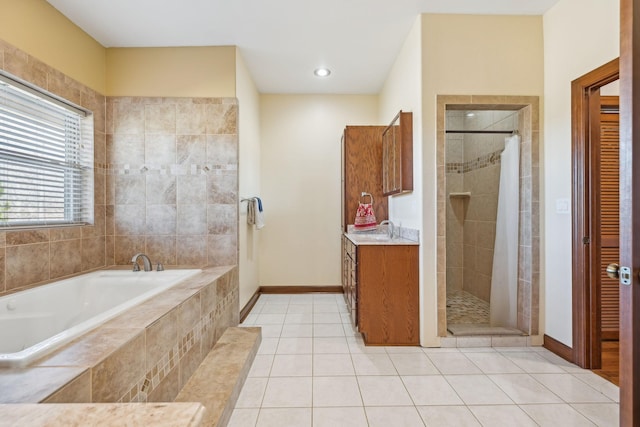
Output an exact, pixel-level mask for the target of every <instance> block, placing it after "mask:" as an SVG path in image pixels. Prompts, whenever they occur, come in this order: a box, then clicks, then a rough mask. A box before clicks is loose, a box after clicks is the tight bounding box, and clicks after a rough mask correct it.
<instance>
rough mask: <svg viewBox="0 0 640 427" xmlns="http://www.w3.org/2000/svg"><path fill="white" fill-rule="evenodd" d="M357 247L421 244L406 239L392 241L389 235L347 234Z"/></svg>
mask: <svg viewBox="0 0 640 427" xmlns="http://www.w3.org/2000/svg"><path fill="white" fill-rule="evenodd" d="M345 236H347V239H349V240H351V241H352V242H353V243H354V244H356V245H380V246H382V245H419V242H417V241H415V240H411V239H407V238H404V237H394V238H393V239H390V238H389V236H388V235H387V233H375V232H374V233H345Z"/></svg>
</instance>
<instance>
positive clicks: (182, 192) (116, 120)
mask: <svg viewBox="0 0 640 427" xmlns="http://www.w3.org/2000/svg"><path fill="white" fill-rule="evenodd" d="M106 145H107V161H108V167H109V172H108V179H107V194H106V198H107V209H106V211H107V214H106V218H107V221H106V223H107V228H106V235H107V258H108V261H107V262H108V264H129V263H130V262H131V256H132V255H133V254H135V253H136V252H145V253H146V254H148V255H149V257H150V258H151V260H152V261H153V262H154V263H156V262H162V263H163V264H165V265H213V266H215V265H229V264H236V263H237V259H238V258H237V257H238V106H237V101H236V99H235V98H132V97H110V98H108V99H107V144H106Z"/></svg>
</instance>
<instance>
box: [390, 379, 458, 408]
mask: <svg viewBox="0 0 640 427" xmlns="http://www.w3.org/2000/svg"><path fill="white" fill-rule="evenodd" d="M401 378H402V382H403V383H404V385H405V387H406V389H407V391H408V392H409V395H410V396H411V399H412V400H413V403H414V404H415V405H418V406H419V405H462V404H463V402H462V400H461V399H460V396H458V394H457V393H456V391H455V390H454V389H453V387H451V385H450V384H449V383H448V382H447V381H446V380H445V379H444V378H443V377H442V376H440V375H423V376H402V377H401Z"/></svg>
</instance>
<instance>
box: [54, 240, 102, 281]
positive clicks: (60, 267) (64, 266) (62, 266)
mask: <svg viewBox="0 0 640 427" xmlns="http://www.w3.org/2000/svg"><path fill="white" fill-rule="evenodd" d="M103 259H104V257H101V258H100V260H99V261H100V265H102V263H103ZM81 271H82V241H81V240H80V239H75V240H63V241H60V242H52V243H51V274H50V279H57V278H59V277H63V276H69V275H72V274H77V273H79V272H81Z"/></svg>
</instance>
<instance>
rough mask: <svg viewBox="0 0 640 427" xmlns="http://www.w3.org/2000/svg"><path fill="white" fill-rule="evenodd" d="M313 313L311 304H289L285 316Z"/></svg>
mask: <svg viewBox="0 0 640 427" xmlns="http://www.w3.org/2000/svg"><path fill="white" fill-rule="evenodd" d="M309 313H313V304H289V306H288V307H287V314H309Z"/></svg>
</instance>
